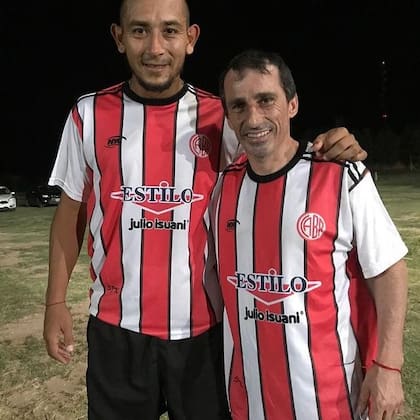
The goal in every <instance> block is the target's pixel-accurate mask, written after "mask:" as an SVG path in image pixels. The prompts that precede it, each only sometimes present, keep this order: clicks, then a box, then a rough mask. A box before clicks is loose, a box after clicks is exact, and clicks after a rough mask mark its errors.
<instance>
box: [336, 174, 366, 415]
mask: <svg viewBox="0 0 420 420" xmlns="http://www.w3.org/2000/svg"><path fill="white" fill-rule="evenodd" d="M347 188H348V187H347V185H346V183H345V182H343V183H342V187H341V202H340V211H339V219H338V235H337V237H338V238H340V239H339V240H336V241H335V243H334V248H335V252H334V253H333V264H334V267H335V276H334V296H335V301H336V304H337V334H338V337H339V340H340V347H341V350H342V357H343V362H344V368H345V372H346V382H347V386H348V389H349V390H350V391H351V390H352V386H354V385H359V383H358V381H356V383H354V379H353V376H354V369H355V365H357V366H360V360H359V356H358V349H357V342H356V338H355V336H354V332H353V329H352V326H351V323H350V322H349V318H350V300H349V295H348V290H349V286H350V284H349V278H348V277H347V273H346V262H347V255H348V252H349V251H350V250H351V243H352V239H353V229H352V226H353V225H352V215H351V210H350V203H349V200H348V193H347ZM356 359H357V360H356ZM355 360H356V364H355V363H354V362H355ZM358 391H359V386H357V390H356V393H355V392H352V393H351V400H352V406H353V409H355V408H356V404H357V399H358Z"/></svg>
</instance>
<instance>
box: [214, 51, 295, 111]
mask: <svg viewBox="0 0 420 420" xmlns="http://www.w3.org/2000/svg"><path fill="white" fill-rule="evenodd" d="M270 64H271V65H273V66H276V67H277V68H278V70H279V75H280V85H281V86H282V88H283V89H284V92H285V94H286V99H287V101H288V102H289V101H290V100H292V99H293V98H294V97H295V95H296V85H295V81H294V79H293V76H292V72H291V71H290V68H289V67H288V65H287V64H286V62H285V61H284V60H283V58H282V57H281V56H280V55H279V54H278V53H276V52H273V51H263V50H257V49H248V50H245V51H242V52H240V53H239V54H237V55H235V56H234V57H233V58H232V59H231V60H230V61H229V63H228V65H227V66H226V68H225V69H224V70H223V71H222V73H221V75H220V78H219V95H220V97H221V98H222V102H223V106H224V107H225V109H226V106H225V105H226V103H225V88H224V82H225V78H226V74H227V72H228V71H229V70H233V71H236V72H238V73H239V75H241V74H242V73H243V72H244V71H245V70H249V69H251V70H257V71H258V72H260V73H268V70H267V66H268V65H270Z"/></svg>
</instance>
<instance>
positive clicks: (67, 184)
mask: <svg viewBox="0 0 420 420" xmlns="http://www.w3.org/2000/svg"><path fill="white" fill-rule="evenodd" d="M222 138H223V142H222ZM236 150H237V141H236V138H235V136H234V134H233V132H232V131H231V130H230V129H229V128H228V126H227V124H226V123H225V118H224V112H223V108H222V105H221V101H220V99H219V98H218V97H216V96H214V95H211V94H210V93H207V92H204V91H201V90H198V89H196V88H194V87H192V86H191V85H188V84H186V85H185V86H184V88H183V89H182V90H181V91H180V92H179V93H178V94H177V95H175V96H174V97H171V98H168V99H159V100H157V99H145V98H140V97H138V96H137V95H136V94H135V93H134V92H132V91H131V90H130V89H129V88H128V85H127V84H126V83H121V84H118V85H116V86H113V87H110V88H108V89H106V90H103V91H100V92H96V93H93V94H89V95H85V96H83V97H81V98H79V100H78V101H77V103H76V104H75V105H74V107H73V109H72V110H71V112H70V113H69V116H68V118H67V121H66V124H65V127H64V130H63V133H62V138H61V142H60V146H59V151H58V154H57V158H56V162H55V165H54V168H53V171H52V174H51V177H50V180H49V183H50V184H55V185H59V186H60V187H61V188H62V189H63V190H64V191H65V193H66V194H67V195H68V196H69V197H71V198H72V199H74V200H78V201H87V203H88V212H89V236H88V253H89V256H90V257H91V276H92V280H93V284H92V286H91V297H90V299H91V300H90V313H91V314H92V315H94V316H97V317H98V318H100V319H101V320H103V321H105V322H108V323H110V324H113V325H116V326H120V327H122V328H125V329H128V330H132V331H136V332H141V333H143V334H148V335H153V336H156V337H160V338H163V339H175V340H176V339H183V338H187V337H192V336H196V335H198V334H201V333H203V332H205V331H207V330H208V329H209V328H210V327H211V326H212V325H214V324H215V323H216V322H218V321H221V319H222V303H221V297H220V291H219V288H218V282H217V277H216V273H215V269H214V263H213V266H212V267H209V265H210V264H209V265H206V261H207V256H208V251H209V247H208V238H207V236H208V229H209V218H208V211H207V208H208V202H209V197H210V194H211V192H212V190H213V188H214V185H215V183H216V181H217V179H218V177H219V175H220V171H221V170H222V169H224V168H225V167H226V165H227V164H228V163H230V162H231V161H232V157H233V156H234V154H235V153H236ZM213 260H214V259H213ZM213 262H214V261H213Z"/></svg>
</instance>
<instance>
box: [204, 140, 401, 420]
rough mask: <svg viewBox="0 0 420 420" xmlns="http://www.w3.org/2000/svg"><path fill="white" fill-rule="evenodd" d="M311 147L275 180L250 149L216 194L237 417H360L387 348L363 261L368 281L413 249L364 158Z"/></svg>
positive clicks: (228, 363)
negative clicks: (370, 369) (339, 158)
mask: <svg viewBox="0 0 420 420" xmlns="http://www.w3.org/2000/svg"><path fill="white" fill-rule="evenodd" d="M309 146H310V145H306V144H301V145H300V147H299V150H298V152H297V154H296V155H295V157H294V158H293V159H292V161H291V162H289V164H288V165H287V166H286V167H284V168H283V169H282V170H280V171H279V172H277V173H275V174H272V175H269V176H258V175H256V174H255V173H253V172H252V170H251V168H250V167H249V164H248V163H247V160H246V158H245V156H244V157H241V158H239V159H238V160H237V161H236V162H235V163H234V164H232V165H230V166H229V168H228V169H227V170H226V171H225V172H224V174H223V176H222V177H221V178H220V182H219V183H218V185H217V187H216V189H215V191H214V207H213V210H212V218H213V217H214V235H215V242H216V256H217V263H218V270H219V275H220V282H221V288H222V294H223V298H224V302H225V316H224V326H225V369H226V384H227V389H228V394H229V400H230V406H231V410H232V416H233V419H234V420H317V419H320V420H332V419H341V420H350V419H353V418H355V417H354V416H355V414H354V412H355V411H354V410H355V406H356V401H357V397H358V393H359V390H360V384H361V380H362V376H363V369H362V365H363V361H362V358H365V357H366V352H369V351H370V352H372V349H370V348H369V346H371V347H372V348H374V347H375V346H376V344H377V343H376V325H375V324H374V322H375V321H376V318H375V317H376V313H375V310H374V306H373V301H372V299H371V298H370V296H369V295H368V294H367V293H365V292H366V290H367V288H366V282H365V281H364V280H363V279H362V278H361V276H360V274H358V273H360V272H358V270H357V269H358V267H357V262H360V267H361V269H362V270H363V275H364V277H365V278H369V277H373V276H376V275H378V274H380V273H382V272H383V271H384V270H386V269H387V268H388V267H390V266H391V265H393V264H394V263H395V262H397V261H398V260H400V259H401V258H402V257H403V256H404V255H405V254H406V252H407V248H406V246H405V244H404V243H403V241H402V239H401V237H400V235H399V233H398V231H397V230H396V228H395V225H394V224H393V222H392V221H391V219H390V217H389V215H388V213H387V211H386V210H385V208H384V206H383V203H382V201H381V199H380V197H379V194H378V192H377V190H376V188H375V185H374V183H373V181H372V178H371V176H370V174H369V172H368V171H367V169H366V168H365V166H364V165H363V164H362V163H360V162H358V163H355V164H350V163H338V162H324V161H318V160H316V159H315V158H314V157H313V156H312V154H311V153H310V152H309V150H310V148H309ZM353 250H355V251H356V252H357V254H355V253H354V251H353ZM357 277H359V279H358V280H357ZM357 281H359V284H357V283H355V286H352V282H357ZM351 289H352V290H351ZM352 296H362V297H361V298H362V299H364V300H363V304H362V303H361V301H360V300H359V301H357V300H356V299H354V298H352ZM368 298H370V300H369V299H368ZM365 299H366V300H365ZM366 302H368V304H366ZM353 306H355V307H353ZM352 312H353V313H355V314H356V316H355V317H353V314H352ZM363 324H367V326H366V328H367V327H369V328H371V332H370V333H371V334H373V335H371V336H370V337H369V338H370V341H371V342H370V343H368V342H366V341H365V340H366V331H363V329H362V328H361V325H363ZM367 332H368V333H369V331H368V330H367ZM368 344H369V346H368Z"/></svg>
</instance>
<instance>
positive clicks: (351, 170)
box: [346, 162, 370, 192]
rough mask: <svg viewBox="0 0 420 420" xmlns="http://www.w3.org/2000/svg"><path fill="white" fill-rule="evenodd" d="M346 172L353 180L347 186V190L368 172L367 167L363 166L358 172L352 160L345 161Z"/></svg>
mask: <svg viewBox="0 0 420 420" xmlns="http://www.w3.org/2000/svg"><path fill="white" fill-rule="evenodd" d="M346 167H347V172H348V174H349V177H350V178H351V180H352V181H353V185H351V186H350V187H349V192H350V191H352V190H353V189H354V188H355V187H356V186H357V185H358V184H359V183H360V181H361V180H362V179H363V178H364V177H365V176H366V175H367V174H368V173H369V172H370V171H369V169H368V168H366V167H365V168H364V170H363V172H362V173H360V171H359V167H358V166H357V165H356V164H355V163H354V162H347V163H346Z"/></svg>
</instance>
